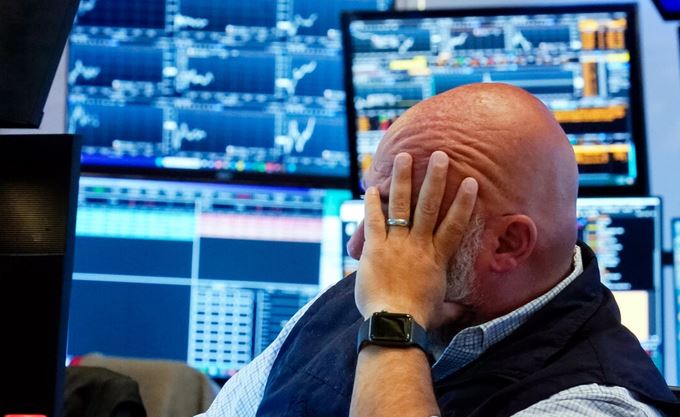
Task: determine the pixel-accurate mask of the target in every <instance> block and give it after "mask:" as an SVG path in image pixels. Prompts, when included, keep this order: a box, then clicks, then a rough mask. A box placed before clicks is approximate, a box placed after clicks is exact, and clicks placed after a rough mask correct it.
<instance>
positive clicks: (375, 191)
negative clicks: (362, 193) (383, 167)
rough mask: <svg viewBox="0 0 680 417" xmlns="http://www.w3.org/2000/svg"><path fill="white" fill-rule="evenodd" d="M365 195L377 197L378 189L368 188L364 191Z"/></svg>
mask: <svg viewBox="0 0 680 417" xmlns="http://www.w3.org/2000/svg"><path fill="white" fill-rule="evenodd" d="M366 194H367V195H378V189H377V188H376V187H368V189H367V190H366Z"/></svg>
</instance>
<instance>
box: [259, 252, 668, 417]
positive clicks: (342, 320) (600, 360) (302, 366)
mask: <svg viewBox="0 0 680 417" xmlns="http://www.w3.org/2000/svg"><path fill="white" fill-rule="evenodd" d="M581 248H582V256H583V262H584V272H583V274H581V275H580V276H579V277H577V278H576V279H575V280H574V281H573V282H572V283H571V284H570V285H569V286H568V287H567V288H565V289H564V290H563V291H562V292H561V293H560V294H558V295H557V296H556V297H555V298H554V299H553V300H552V301H550V302H549V303H548V304H547V305H546V306H544V307H543V308H542V309H541V310H539V311H538V312H537V313H536V314H534V315H533V316H532V317H531V318H530V319H529V320H528V321H527V322H526V323H525V324H524V325H522V326H521V327H520V328H519V329H517V330H516V331H515V332H513V333H512V334H511V335H510V336H508V337H507V338H505V339H504V340H502V341H501V342H499V343H498V344H496V345H494V346H493V347H491V348H490V349H489V350H487V351H486V352H485V353H484V354H483V355H482V356H481V357H480V358H479V359H477V360H475V361H473V362H472V363H471V364H469V365H468V366H466V367H465V368H463V369H461V370H459V371H458V372H455V373H454V374H452V375H450V376H449V377H447V378H444V379H443V380H440V381H437V382H436V383H435V385H434V389H435V394H436V397H437V401H438V403H439V406H440V408H441V410H442V415H443V416H456V417H458V416H484V417H487V416H510V415H512V414H514V413H516V412H517V411H520V410H523V409H525V408H527V407H529V406H531V405H532V404H535V403H537V402H539V401H541V400H544V399H546V398H548V397H550V396H551V395H553V394H556V393H558V392H559V391H562V390H565V389H568V388H570V387H574V386H577V385H582V384H590V383H597V384H602V385H616V386H622V387H625V388H627V389H629V390H630V391H632V392H634V393H636V394H637V395H638V396H639V398H640V399H641V400H642V401H644V402H647V403H650V404H653V405H655V406H656V407H658V408H659V409H660V410H662V411H663V412H665V413H666V414H667V415H668V416H680V404H678V403H677V402H676V401H675V397H674V396H673V394H672V393H671V392H670V390H669V389H668V387H667V386H666V383H665V381H664V380H663V377H662V376H661V375H660V374H659V372H658V371H657V369H656V367H655V366H654V364H653V363H652V362H651V360H650V359H649V357H648V356H647V354H646V353H645V352H644V351H643V350H642V348H641V347H640V344H639V342H638V341H637V339H636V338H635V336H633V335H632V334H631V333H630V332H629V331H628V330H627V329H626V328H625V327H623V326H622V325H621V321H620V313H619V310H618V307H617V306H616V303H615V301H614V298H613V296H612V294H611V292H610V291H609V290H608V289H607V288H606V287H604V286H603V285H602V284H601V283H600V277H599V271H598V267H597V262H596V260H595V256H594V254H593V253H592V251H591V250H590V249H589V248H588V247H587V246H585V245H581ZM362 322H363V319H362V317H361V316H360V314H359V312H358V311H357V309H356V306H355V304H354V276H353V275H352V276H349V277H347V278H345V279H344V280H343V281H341V282H340V283H338V284H337V285H336V286H335V287H333V288H332V289H330V290H328V291H327V292H326V293H325V294H324V295H323V296H321V297H320V298H319V299H318V300H317V301H316V302H315V303H314V304H313V305H312V306H311V307H310V308H309V310H308V312H307V313H306V314H305V315H304V316H303V317H302V319H301V320H300V321H299V322H298V323H297V324H296V325H295V327H294V328H293V330H292V332H291V333H290V335H289V336H288V338H287V339H286V341H285V343H284V344H283V346H282V348H281V351H280V352H279V355H278V357H277V359H276V361H275V363H274V366H273V368H272V370H271V373H270V376H269V380H268V382H267V386H266V388H265V393H264V397H263V399H262V402H261V404H260V407H259V409H258V412H257V416H261V417H264V416H277V417H281V416H287V417H305V416H319V417H320V416H338V417H340V416H347V415H348V414H349V405H350V400H351V395H352V387H353V383H354V370H355V367H356V361H357V353H356V335H357V332H358V329H359V326H360V324H361V323H362Z"/></svg>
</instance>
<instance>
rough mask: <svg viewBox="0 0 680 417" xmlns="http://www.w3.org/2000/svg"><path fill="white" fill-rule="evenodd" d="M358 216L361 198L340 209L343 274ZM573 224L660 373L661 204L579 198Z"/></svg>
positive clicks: (350, 262)
mask: <svg viewBox="0 0 680 417" xmlns="http://www.w3.org/2000/svg"><path fill="white" fill-rule="evenodd" d="M363 218H364V203H363V200H349V201H346V202H344V203H342V205H341V206H340V222H341V226H342V242H343V245H342V248H343V255H342V273H343V275H345V276H346V275H348V274H350V273H352V272H354V271H356V269H357V268H358V266H359V262H358V261H357V260H356V259H354V258H352V257H351V256H349V254H348V253H347V250H346V249H345V246H346V244H347V242H348V241H349V238H350V237H351V236H352V234H354V232H355V231H356V229H357V226H358V224H359V222H360V221H361V220H363ZM577 221H578V224H577V226H578V236H579V239H580V240H581V241H583V242H585V243H586V244H587V245H588V246H590V248H591V249H593V251H594V252H595V255H596V256H597V261H598V266H599V268H600V278H601V280H602V283H603V284H604V285H605V286H606V287H607V288H609V289H610V290H611V291H612V293H613V294H614V297H615V299H616V302H617V304H618V305H619V309H620V310H621V320H622V322H623V324H624V325H625V326H626V327H628V329H629V330H630V331H631V332H632V333H633V334H635V336H636V337H637V338H638V340H639V341H640V344H641V345H642V347H643V348H644V349H645V351H646V352H647V353H648V354H649V356H650V357H651V358H652V360H653V361H654V363H655V365H656V366H657V368H658V369H659V370H660V371H661V372H663V370H664V368H663V367H664V361H663V357H664V356H663V355H664V349H663V343H662V342H663V306H662V300H663V294H662V288H663V287H662V285H661V200H660V199H659V198H658V197H618V198H614V197H609V198H579V199H578V202H577ZM675 227H676V231H677V233H678V235H677V236H678V237H676V243H677V245H678V246H677V249H676V251H680V222H678V223H677V224H676V226H675ZM676 259H677V258H676ZM678 277H680V274H678ZM678 283H680V278H679V280H678ZM679 300H680V298H679ZM679 334H680V333H679Z"/></svg>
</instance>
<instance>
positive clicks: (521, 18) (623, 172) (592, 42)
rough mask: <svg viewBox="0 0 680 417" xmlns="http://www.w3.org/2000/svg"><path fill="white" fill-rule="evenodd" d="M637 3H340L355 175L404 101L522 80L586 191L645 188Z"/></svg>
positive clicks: (520, 83) (357, 180)
mask: <svg viewBox="0 0 680 417" xmlns="http://www.w3.org/2000/svg"><path fill="white" fill-rule="evenodd" d="M635 10H636V9H635V7H634V6H632V5H628V6H611V7H605V6H594V7H592V6H582V7H581V6H579V7H576V6H575V7H561V8H540V9H532V8H527V7H524V8H521V9H519V8H517V9H473V10H452V11H431V12H418V13H415V12H409V13H400V12H392V13H360V12H357V13H348V14H346V15H345V16H344V17H343V29H344V31H345V32H344V35H345V39H344V42H345V56H346V72H347V74H351V77H348V83H347V90H348V92H349V94H350V96H349V97H348V99H347V106H348V117H349V118H350V122H349V133H350V138H351V140H350V143H351V145H350V146H351V151H352V152H353V155H352V163H353V164H354V165H353V168H352V174H353V175H354V176H355V177H354V178H353V180H352V182H353V186H354V187H360V185H359V184H360V180H361V177H362V176H363V172H365V170H366V169H368V167H369V166H370V164H371V161H372V156H373V154H374V153H375V151H376V149H377V146H378V143H379V142H380V140H381V139H382V137H383V135H384V133H385V131H386V130H387V129H388V128H389V127H390V125H391V124H392V123H393V122H394V120H395V119H396V118H397V117H398V116H399V115H400V114H401V113H403V112H404V111H406V110H407V109H408V108H409V107H411V106H413V105H414V104H416V103H418V102H419V101H421V100H423V99H425V98H427V97H431V96H433V95H436V94H438V93H441V92H444V91H446V90H449V89H451V88H455V87H458V86H461V85H464V84H468V83H473V82H501V83H508V84H512V85H516V86H518V87H522V88H524V89H526V90H528V91H529V92H531V93H532V94H534V95H535V96H537V97H538V98H539V99H540V100H541V101H542V102H543V103H544V104H545V105H546V106H547V107H548V108H549V109H550V110H551V111H552V113H553V114H554V116H555V118H556V119H557V120H558V121H559V122H560V124H561V126H562V127H563V129H564V130H565V133H566V134H567V137H568V139H569V141H570V142H571V144H572V145H573V147H574V151H575V154H576V159H577V162H578V165H579V172H580V184H581V189H582V190H583V192H584V193H587V192H588V191H592V195H597V194H602V193H605V192H606V191H609V192H610V193H612V194H614V193H617V194H626V193H627V194H629V195H635V194H638V195H640V194H641V195H644V194H646V187H647V179H646V174H645V169H646V162H645V149H644V130H643V128H642V122H643V121H642V117H641V111H642V108H641V101H640V100H641V96H640V86H639V82H638V81H637V79H638V78H637V77H638V73H639V68H638V67H639V63H638V57H637V43H636V37H637V33H636V29H635V27H636V26H635V25H636V24H635V15H636V12H635ZM356 191H357V190H356V189H355V194H356V193H357V192H356ZM361 191H362V190H358V193H360V192H361Z"/></svg>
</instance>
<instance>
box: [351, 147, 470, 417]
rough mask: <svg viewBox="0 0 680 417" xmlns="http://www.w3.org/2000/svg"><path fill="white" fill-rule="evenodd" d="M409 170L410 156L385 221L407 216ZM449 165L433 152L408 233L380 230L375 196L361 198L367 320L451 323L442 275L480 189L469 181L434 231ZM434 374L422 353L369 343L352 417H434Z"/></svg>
mask: <svg viewBox="0 0 680 417" xmlns="http://www.w3.org/2000/svg"><path fill="white" fill-rule="evenodd" d="M411 164H412V160H411V157H410V155H408V154H403V153H402V154H399V155H397V157H396V158H395V161H394V170H393V174H392V182H391V188H390V196H389V204H388V215H389V217H390V218H397V219H410V218H411V213H410V212H411V196H410V194H411ZM448 164H449V159H448V157H447V156H446V154H444V153H443V152H435V153H433V154H432V157H431V158H430V164H429V166H428V171H427V174H426V177H425V182H424V183H423V186H422V188H421V191H420V194H419V198H418V203H417V205H416V208H415V211H414V214H413V219H412V221H411V222H410V223H411V227H403V226H398V227H397V226H390V228H389V230H388V229H387V226H386V225H385V218H384V215H383V213H382V208H381V203H380V196H379V195H378V191H377V190H376V189H375V188H374V187H371V188H369V189H368V190H367V191H366V196H365V210H366V214H365V218H364V231H365V235H366V242H365V243H364V248H363V252H362V255H361V260H360V262H359V270H358V271H357V279H356V286H355V299H356V303H357V308H358V309H359V311H360V312H361V313H362V315H363V316H364V318H368V317H370V316H371V315H372V314H373V313H374V312H378V311H389V312H395V313H408V314H410V315H412V316H413V318H414V319H415V321H416V322H417V323H419V324H420V325H421V326H423V327H424V328H426V329H427V328H434V327H437V326H439V325H441V323H442V320H444V319H448V320H452V319H455V318H456V317H455V316H456V314H458V313H457V312H458V311H459V310H457V306H455V305H447V303H445V302H444V295H445V291H446V269H447V267H448V263H449V260H450V259H451V257H452V256H453V254H455V252H456V251H457V250H458V245H459V244H460V241H461V239H462V236H463V233H464V230H465V229H466V226H467V224H468V222H469V219H470V216H471V214H472V210H473V208H474V205H475V201H476V196H477V183H476V182H475V181H474V180H473V179H466V180H464V181H463V182H462V183H461V186H460V187H459V190H458V194H457V196H456V199H455V200H454V202H453V204H452V205H451V207H450V208H449V210H448V212H447V215H446V217H445V218H444V220H443V221H442V223H441V224H440V225H439V226H438V227H437V226H436V223H437V219H438V216H439V209H440V205H441V201H442V197H443V195H444V189H445V186H446V178H447V176H446V173H447V169H448ZM430 372H431V368H430V364H429V362H428V360H427V356H426V354H425V353H424V352H423V351H421V350H420V349H419V348H392V347H383V346H374V345H369V346H367V347H365V348H363V349H362V350H361V351H360V353H359V358H358V362H357V368H356V374H355V381H354V391H353V394H352V402H351V407H350V415H351V416H353V417H358V416H367V417H368V416H370V417H379V416H395V415H399V416H406V417H407V416H418V417H426V416H438V415H439V409H438V406H437V402H436V399H435V396H434V391H433V387H432V377H431V374H430Z"/></svg>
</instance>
